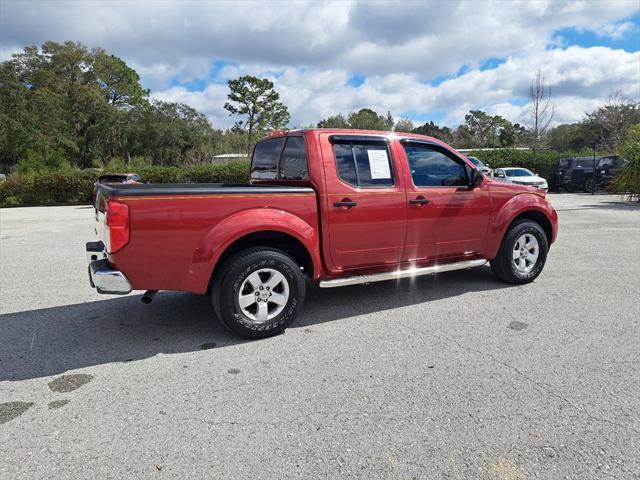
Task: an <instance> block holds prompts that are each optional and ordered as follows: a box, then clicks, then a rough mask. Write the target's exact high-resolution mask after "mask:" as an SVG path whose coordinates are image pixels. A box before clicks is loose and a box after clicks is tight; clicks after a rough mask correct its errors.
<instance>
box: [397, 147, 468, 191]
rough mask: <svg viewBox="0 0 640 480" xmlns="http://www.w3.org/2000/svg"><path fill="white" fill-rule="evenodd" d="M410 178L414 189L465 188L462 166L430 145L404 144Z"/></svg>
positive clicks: (464, 174)
mask: <svg viewBox="0 0 640 480" xmlns="http://www.w3.org/2000/svg"><path fill="white" fill-rule="evenodd" d="M404 151H405V153H406V154H407V160H408V161H409V168H410V170H411V178H412V179H413V184H414V185H415V186H416V187H453V186H467V185H468V182H467V173H466V169H465V167H464V165H462V164H461V163H458V162H457V161H456V160H454V159H453V158H451V157H450V156H449V155H447V154H446V153H445V152H444V151H443V150H441V149H439V148H437V147H434V146H432V145H420V144H411V143H408V144H405V145H404Z"/></svg>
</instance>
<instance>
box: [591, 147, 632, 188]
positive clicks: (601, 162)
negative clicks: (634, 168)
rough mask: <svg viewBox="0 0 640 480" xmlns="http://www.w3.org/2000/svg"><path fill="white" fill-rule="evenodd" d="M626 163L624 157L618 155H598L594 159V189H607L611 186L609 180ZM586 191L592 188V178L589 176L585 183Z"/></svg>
mask: <svg viewBox="0 0 640 480" xmlns="http://www.w3.org/2000/svg"><path fill="white" fill-rule="evenodd" d="M625 163H627V160H626V159H625V158H620V157H619V156H618V155H609V156H607V157H600V158H599V159H598V160H597V161H596V179H595V180H596V188H595V190H607V189H608V188H609V187H610V186H611V181H612V180H613V177H615V176H616V175H617V174H618V172H619V171H620V169H621V168H622V167H623V166H624V164H625ZM585 187H586V190H587V191H588V192H590V191H591V189H592V188H593V178H589V179H587V181H586V184H585Z"/></svg>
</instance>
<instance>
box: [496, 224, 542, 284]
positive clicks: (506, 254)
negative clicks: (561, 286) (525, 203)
mask: <svg viewBox="0 0 640 480" xmlns="http://www.w3.org/2000/svg"><path fill="white" fill-rule="evenodd" d="M548 249H549V244H548V242H547V236H546V234H545V233H544V230H542V228H541V227H540V225H538V224H537V223H536V222H534V221H532V220H527V219H521V220H516V221H515V222H513V224H512V225H511V226H510V227H509V230H508V231H507V233H506V234H505V236H504V238H503V239H502V245H500V250H499V251H498V255H497V256H496V258H494V259H493V260H491V269H492V270H493V273H494V274H495V275H496V276H497V277H498V278H499V279H500V280H503V281H505V282H508V283H515V284H523V283H529V282H533V281H534V280H535V279H536V278H537V277H538V275H540V272H542V269H543V268H544V264H545V262H546V260H547V251H548Z"/></svg>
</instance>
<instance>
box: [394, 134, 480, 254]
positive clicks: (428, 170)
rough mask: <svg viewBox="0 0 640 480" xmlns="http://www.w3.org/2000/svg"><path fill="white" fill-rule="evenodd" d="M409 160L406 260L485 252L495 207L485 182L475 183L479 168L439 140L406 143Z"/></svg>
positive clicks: (407, 164)
mask: <svg viewBox="0 0 640 480" xmlns="http://www.w3.org/2000/svg"><path fill="white" fill-rule="evenodd" d="M400 150H401V151H402V153H404V156H405V159H404V161H406V164H405V167H406V168H404V170H405V172H406V173H405V183H406V185H407V200H408V202H407V241H406V245H405V249H404V252H403V261H405V262H412V263H414V262H415V263H421V262H424V261H433V260H438V259H447V258H454V257H466V256H471V255H473V254H477V253H478V252H480V251H481V249H482V245H483V243H484V240H485V238H486V235H487V229H488V226H489V220H490V214H491V208H490V200H489V190H488V186H487V185H486V183H485V182H482V183H480V184H479V185H477V186H475V187H474V188H471V187H469V182H468V180H467V178H468V177H469V176H470V175H471V174H472V173H473V170H472V169H471V167H470V166H469V165H467V164H466V163H465V161H464V160H463V159H462V158H461V157H459V156H458V155H456V154H455V152H453V151H451V150H449V149H447V148H445V147H443V146H441V145H438V144H433V143H429V142H420V141H408V142H405V141H403V142H402V148H401V149H400Z"/></svg>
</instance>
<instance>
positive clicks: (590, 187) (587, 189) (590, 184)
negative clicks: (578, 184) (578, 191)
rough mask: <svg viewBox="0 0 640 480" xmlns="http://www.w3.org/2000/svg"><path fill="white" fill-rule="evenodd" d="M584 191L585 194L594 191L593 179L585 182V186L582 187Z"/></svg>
mask: <svg viewBox="0 0 640 480" xmlns="http://www.w3.org/2000/svg"><path fill="white" fill-rule="evenodd" d="M582 190H583V191H584V192H585V193H591V191H592V190H593V179H588V180H586V181H585V182H584V186H583V187H582Z"/></svg>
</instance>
